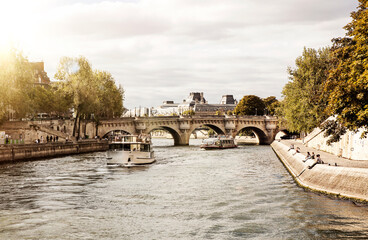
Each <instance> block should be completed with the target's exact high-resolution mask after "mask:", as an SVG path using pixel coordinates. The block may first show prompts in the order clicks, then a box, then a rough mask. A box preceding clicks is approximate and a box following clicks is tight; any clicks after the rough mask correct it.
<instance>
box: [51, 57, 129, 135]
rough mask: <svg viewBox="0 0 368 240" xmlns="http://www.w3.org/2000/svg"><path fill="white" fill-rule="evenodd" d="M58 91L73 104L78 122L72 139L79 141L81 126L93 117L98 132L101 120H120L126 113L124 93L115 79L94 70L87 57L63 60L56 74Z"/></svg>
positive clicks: (103, 72) (108, 74) (75, 124)
mask: <svg viewBox="0 0 368 240" xmlns="http://www.w3.org/2000/svg"><path fill="white" fill-rule="evenodd" d="M55 78H56V79H58V80H60V82H59V88H60V89H61V91H62V93H63V95H64V96H68V97H70V98H71V100H72V107H73V109H74V114H75V120H74V127H73V136H77V137H79V135H80V125H81V122H82V121H84V122H85V124H86V123H87V121H88V120H90V119H91V118H92V116H93V121H94V122H95V124H96V129H97V127H98V124H99V122H100V120H101V119H102V118H113V117H120V116H121V114H122V113H123V98H124V91H123V89H122V88H121V87H117V86H116V85H115V81H114V79H113V77H112V75H111V74H110V73H108V72H106V71H99V70H93V69H92V66H91V64H90V63H89V61H88V60H87V59H86V58H84V57H79V58H69V57H63V58H62V59H61V60H60V64H59V67H58V70H57V73H56V74H55Z"/></svg>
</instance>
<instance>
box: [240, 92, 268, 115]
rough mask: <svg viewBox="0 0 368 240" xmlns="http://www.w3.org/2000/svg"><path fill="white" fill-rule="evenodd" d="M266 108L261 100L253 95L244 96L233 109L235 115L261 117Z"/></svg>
mask: <svg viewBox="0 0 368 240" xmlns="http://www.w3.org/2000/svg"><path fill="white" fill-rule="evenodd" d="M265 108H266V106H265V104H264V102H263V100H262V99H261V98H260V97H258V96H255V95H246V96H244V97H243V98H242V99H241V100H240V102H239V103H238V105H236V107H235V109H234V111H233V112H234V114H235V115H263V114H264V110H265Z"/></svg>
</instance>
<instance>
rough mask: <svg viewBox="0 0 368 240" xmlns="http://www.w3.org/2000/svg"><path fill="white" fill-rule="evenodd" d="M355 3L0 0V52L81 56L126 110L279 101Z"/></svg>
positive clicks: (55, 58) (338, 32)
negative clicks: (294, 70) (308, 53)
mask: <svg viewBox="0 0 368 240" xmlns="http://www.w3.org/2000/svg"><path fill="white" fill-rule="evenodd" d="M357 6H358V1H357V0H323V1H321V0H277V1H275V0H262V1H260V0H121V1H98V0H88V1H87V0H75V1H72V0H55V1H51V0H32V1H30V0H23V1H19V0H8V1H5V0H0V29H1V30H0V48H6V47H7V46H9V44H11V45H13V46H16V47H17V48H18V49H21V50H23V52H24V54H25V55H26V56H28V58H29V60H31V61H40V60H43V61H44V62H45V69H46V71H47V72H48V75H49V76H50V77H51V78H52V79H53V77H54V74H55V71H56V68H57V64H58V62H59V59H60V57H62V56H70V57H77V56H80V55H83V56H85V57H86V58H87V59H89V60H90V62H91V63H92V65H93V67H94V68H97V69H101V70H106V71H109V72H111V73H112V74H113V76H114V78H115V80H116V81H117V83H118V84H121V85H122V86H123V87H124V89H125V106H126V107H128V108H134V107H135V106H146V107H151V106H158V105H160V104H161V103H162V101H164V100H174V101H175V102H181V101H182V100H183V99H184V98H186V97H187V96H188V94H189V92H193V91H196V92H204V95H205V98H206V99H207V100H208V101H209V102H210V103H218V102H219V101H220V98H221V95H224V94H233V95H234V96H235V97H236V98H237V99H241V97H242V96H244V95H248V94H254V95H258V96H260V97H268V96H272V95H273V96H277V97H278V98H280V97H281V90H282V87H283V86H284V85H285V83H286V82H287V81H288V75H287V72H286V69H287V67H288V66H293V65H294V61H295V59H296V57H298V56H299V55H301V53H302V50H303V47H304V46H306V47H310V48H320V47H324V46H328V45H331V39H332V38H334V37H339V36H343V35H344V34H345V31H344V30H343V29H342V27H343V26H345V25H346V24H347V23H348V22H350V12H352V11H354V10H355V9H356V7H357Z"/></svg>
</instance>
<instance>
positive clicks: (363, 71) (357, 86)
mask: <svg viewBox="0 0 368 240" xmlns="http://www.w3.org/2000/svg"><path fill="white" fill-rule="evenodd" d="M367 8H368V1H367V0H359V6H358V8H357V11H355V12H352V13H351V18H352V21H351V22H350V23H349V24H348V25H346V26H345V27H344V28H345V29H346V30H347V32H346V36H345V37H344V38H335V39H333V40H332V41H333V47H332V59H333V67H332V70H331V72H330V76H329V78H328V84H327V85H326V88H325V93H326V95H327V97H328V104H329V107H328V109H329V111H330V114H331V115H336V116H337V120H338V122H339V123H340V124H342V126H343V127H347V128H348V129H350V130H357V129H358V128H361V127H365V128H367V127H368V25H367V23H368V10H367ZM337 140H339V138H336V137H335V141H337Z"/></svg>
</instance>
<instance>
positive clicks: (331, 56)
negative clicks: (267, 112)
mask: <svg viewBox="0 0 368 240" xmlns="http://www.w3.org/2000/svg"><path fill="white" fill-rule="evenodd" d="M351 17H352V21H351V22H350V23H349V24H347V25H346V26H345V27H344V29H345V30H346V31H347V32H346V36H345V37H342V38H341V37H340V38H335V39H333V40H332V42H333V45H332V47H331V48H330V49H327V48H323V49H319V50H314V49H304V51H303V54H302V56H301V57H299V58H298V59H297V60H296V68H295V69H289V79H290V81H289V83H287V84H286V85H285V87H284V89H283V96H284V99H283V101H282V102H281V107H280V109H279V111H278V112H279V113H280V114H279V115H280V116H282V117H283V118H284V119H286V120H287V127H288V128H289V129H290V130H293V131H299V132H302V131H305V132H309V131H311V130H312V129H313V128H314V127H318V126H322V129H324V130H326V136H327V135H328V136H330V139H329V141H328V142H329V143H331V142H337V141H339V140H340V136H341V135H343V134H344V133H345V132H346V130H347V129H348V130H351V131H357V130H358V129H360V128H363V129H365V132H364V133H363V136H364V135H367V133H368V132H367V128H368V25H367V22H368V1H367V0H359V6H358V7H357V11H355V12H352V13H351ZM329 116H335V120H328V121H325V120H326V119H327V118H328V117H329ZM322 123H323V124H322ZM321 124H322V125H321Z"/></svg>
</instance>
